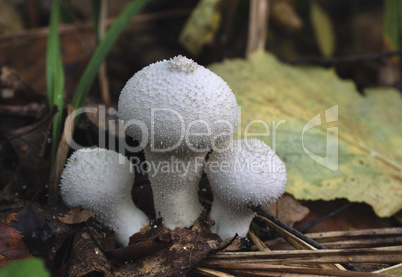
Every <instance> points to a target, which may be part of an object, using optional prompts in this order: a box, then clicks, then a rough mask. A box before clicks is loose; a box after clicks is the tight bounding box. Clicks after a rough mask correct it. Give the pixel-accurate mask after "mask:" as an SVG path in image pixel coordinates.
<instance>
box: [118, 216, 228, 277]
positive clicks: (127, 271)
mask: <svg viewBox="0 0 402 277" xmlns="http://www.w3.org/2000/svg"><path fill="white" fill-rule="evenodd" d="M170 236H171V238H172V241H173V245H172V246H171V247H169V248H167V249H163V250H160V251H158V252H156V253H155V254H154V255H150V256H147V257H144V258H142V259H138V260H136V261H134V262H133V263H130V264H127V265H124V266H122V267H120V268H119V269H118V270H115V271H114V272H113V274H114V276H132V274H133V272H135V276H172V275H174V274H183V273H184V272H187V271H188V270H190V269H191V268H192V267H193V266H195V265H196V264H198V263H199V262H200V261H201V260H202V259H204V258H206V257H207V255H208V253H210V252H211V251H213V250H216V249H218V247H219V244H220V243H221V239H220V237H219V236H218V235H216V234H213V233H211V231H209V227H208V226H207V223H206V217H205V215H202V216H200V218H199V219H198V221H197V222H196V223H195V224H194V227H193V228H192V229H180V228H176V229H174V230H172V231H171V232H170Z"/></svg>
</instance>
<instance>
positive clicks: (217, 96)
mask: <svg viewBox="0 0 402 277" xmlns="http://www.w3.org/2000/svg"><path fill="white" fill-rule="evenodd" d="M118 109H119V116H120V119H123V120H124V122H125V124H126V125H127V128H126V133H127V135H129V136H130V137H133V138H134V139H135V140H138V141H139V142H140V143H141V145H142V147H144V152H145V158H146V161H147V163H148V165H149V167H148V175H149V179H150V181H151V187H152V191H153V197H154V204H155V212H156V216H157V217H162V218H163V223H164V225H165V226H166V227H168V228H170V229H173V228H175V227H190V226H191V225H193V224H194V222H195V220H196V219H197V218H198V216H199V215H200V213H201V211H202V206H201V204H200V203H199V200H198V183H199V181H200V179H201V175H202V170H203V163H204V159H205V156H206V154H207V153H208V152H209V151H210V150H211V149H212V147H213V146H215V145H219V144H221V143H222V142H224V141H226V140H228V139H229V138H230V137H231V136H232V135H233V133H234V131H235V129H236V127H237V122H238V107H237V102H236V98H235V96H234V94H233V93H232V91H231V89H230V88H229V86H228V85H227V84H226V82H225V81H223V80H222V78H220V77H219V76H218V75H216V74H215V73H213V72H212V71H210V70H209V69H206V68H205V67H203V66H200V65H198V64H197V63H196V62H194V61H193V60H191V59H188V58H186V57H183V56H177V57H174V58H172V59H170V60H163V61H159V62H156V63H153V64H151V65H149V66H147V67H145V68H143V69H142V70H140V71H139V72H137V73H136V74H134V76H133V77H132V78H131V79H130V80H128V82H127V83H126V85H125V86H124V88H123V90H122V92H121V95H120V98H119V104H118Z"/></svg>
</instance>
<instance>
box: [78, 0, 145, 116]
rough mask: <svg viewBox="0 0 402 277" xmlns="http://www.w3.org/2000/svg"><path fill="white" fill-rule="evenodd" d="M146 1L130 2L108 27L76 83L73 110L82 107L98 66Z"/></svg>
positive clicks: (136, 0)
mask: <svg viewBox="0 0 402 277" xmlns="http://www.w3.org/2000/svg"><path fill="white" fill-rule="evenodd" d="M148 1H149V0H135V1H132V2H131V3H130V4H128V5H127V7H126V8H125V9H124V11H123V12H122V13H121V14H120V15H119V16H118V18H117V19H116V21H115V22H114V23H113V25H112V26H111V27H110V29H109V30H108V32H107V33H106V35H105V37H104V38H103V40H102V41H101V43H100V44H99V46H98V47H97V48H96V50H95V53H94V54H93V55H92V58H91V60H90V61H89V63H88V65H87V68H86V69H85V71H84V74H83V75H82V77H81V79H80V81H79V83H78V86H77V89H76V90H75V93H74V98H73V102H72V105H73V107H74V109H78V108H80V107H82V106H83V105H84V103H85V99H86V98H87V95H88V93H89V90H90V88H91V85H92V83H93V81H94V79H95V77H96V75H97V73H98V71H99V68H100V66H101V65H102V63H103V61H104V60H105V58H106V55H107V54H108V53H109V51H110V49H111V48H112V46H113V44H114V43H115V41H116V40H117V38H118V37H119V35H120V34H121V33H122V32H123V30H124V28H125V27H126V26H127V24H128V23H129V22H130V19H131V17H132V16H133V15H134V14H136V13H138V12H139V11H140V9H141V8H142V7H143V6H144V5H145V4H146V3H147V2H148Z"/></svg>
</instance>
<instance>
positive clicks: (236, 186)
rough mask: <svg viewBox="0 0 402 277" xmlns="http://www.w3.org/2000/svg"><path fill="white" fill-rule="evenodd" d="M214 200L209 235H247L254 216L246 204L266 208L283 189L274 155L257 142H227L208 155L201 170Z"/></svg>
mask: <svg viewBox="0 0 402 277" xmlns="http://www.w3.org/2000/svg"><path fill="white" fill-rule="evenodd" d="M205 171H206V173H207V177H208V180H209V182H210V185H211V188H212V192H213V195H214V200H213V202H212V207H211V213H210V218H211V219H212V220H213V221H214V222H215V224H214V225H213V226H212V227H211V231H212V232H214V233H217V234H218V235H219V236H220V237H221V238H222V239H223V240H225V239H228V238H233V237H234V235H235V234H236V233H237V234H238V235H239V236H240V237H245V236H246V235H247V232H248V229H249V226H250V223H251V221H252V219H253V217H254V216H255V212H253V211H252V210H251V209H249V208H248V207H247V205H248V203H249V202H254V203H255V204H256V205H263V206H268V205H270V204H272V203H274V202H276V201H277V200H278V198H279V197H280V196H281V195H282V194H283V192H284V190H285V186H286V167H285V164H284V163H283V162H282V161H281V160H280V159H279V157H278V156H277V155H276V154H275V152H274V151H273V150H272V149H271V148H270V147H269V146H268V145H266V144H265V143H264V142H262V141H260V140H257V139H247V140H238V141H231V142H230V143H229V144H228V146H227V147H225V148H224V149H222V150H219V151H214V152H212V154H211V155H210V157H209V159H208V162H207V164H206V167H205Z"/></svg>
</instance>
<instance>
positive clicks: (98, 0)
mask: <svg viewBox="0 0 402 277" xmlns="http://www.w3.org/2000/svg"><path fill="white" fill-rule="evenodd" d="M101 10H102V0H91V12H92V19H93V22H94V33H95V36H96V41H99V22H100V13H101Z"/></svg>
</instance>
